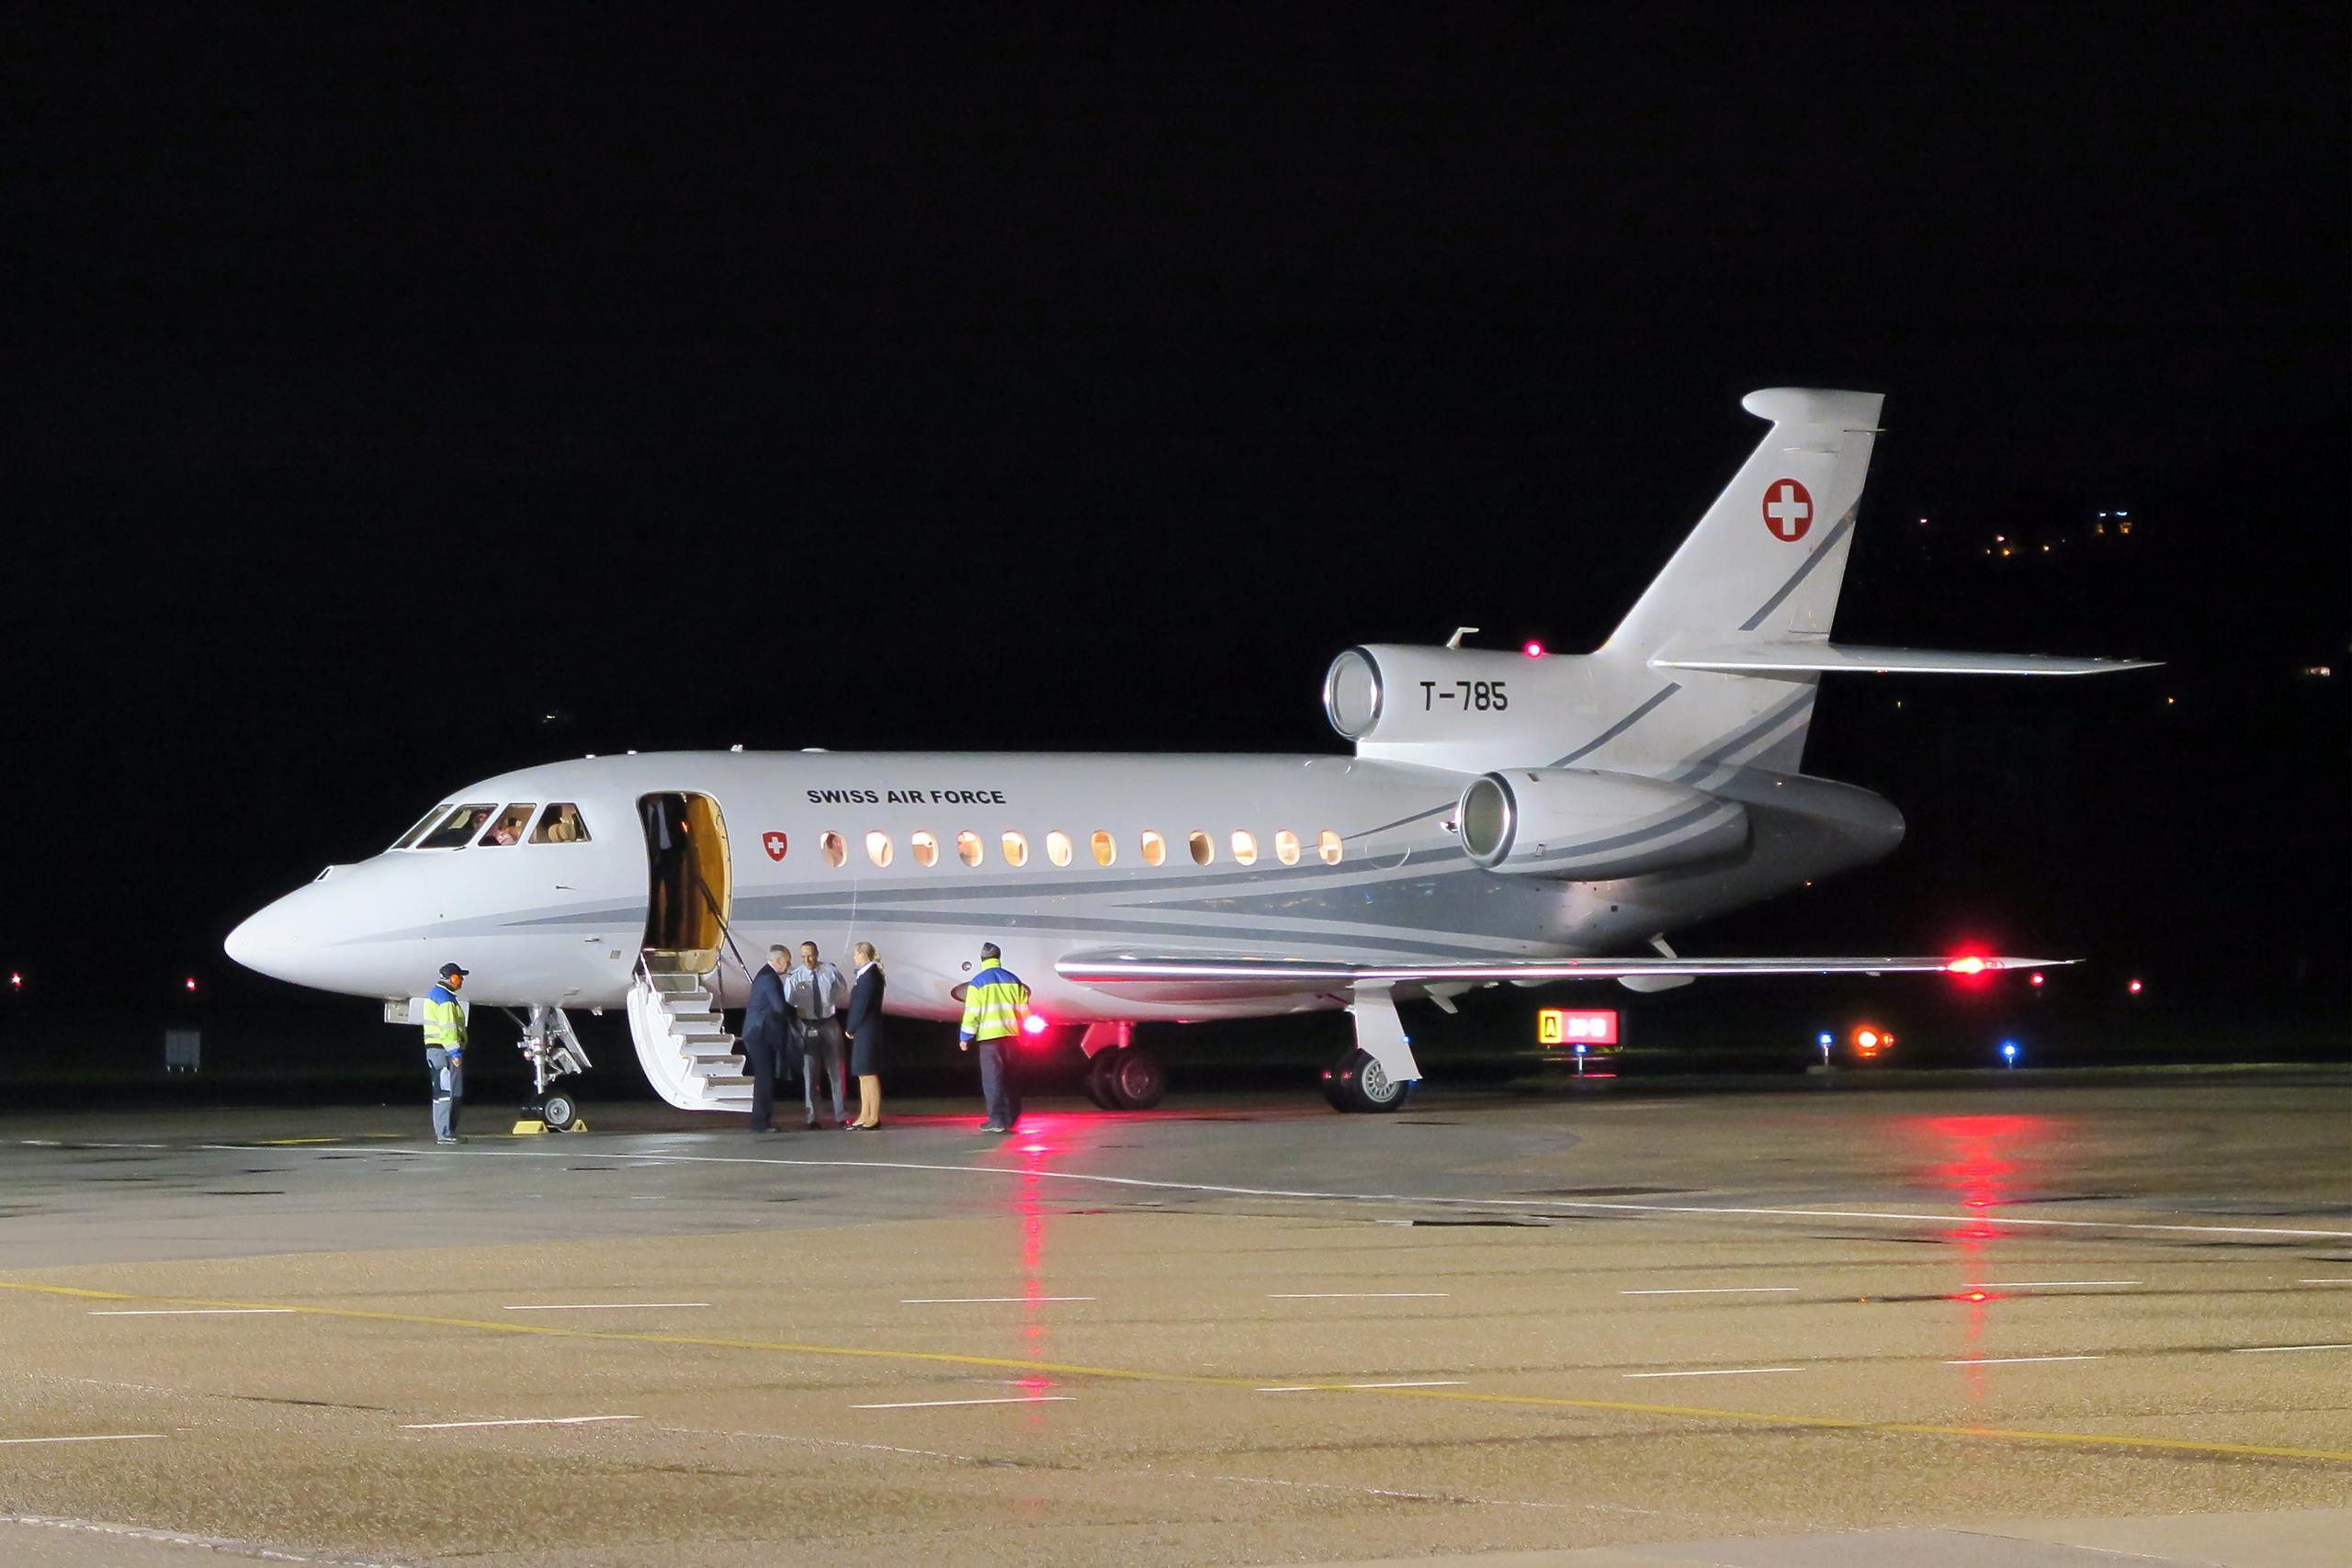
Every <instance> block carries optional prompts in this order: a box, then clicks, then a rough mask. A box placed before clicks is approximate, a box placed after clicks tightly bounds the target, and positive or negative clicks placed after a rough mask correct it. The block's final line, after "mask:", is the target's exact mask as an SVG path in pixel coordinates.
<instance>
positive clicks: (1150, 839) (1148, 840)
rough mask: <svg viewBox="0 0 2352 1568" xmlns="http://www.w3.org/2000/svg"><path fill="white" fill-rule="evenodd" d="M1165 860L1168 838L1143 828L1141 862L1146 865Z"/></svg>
mask: <svg viewBox="0 0 2352 1568" xmlns="http://www.w3.org/2000/svg"><path fill="white" fill-rule="evenodd" d="M1167 860H1168V840H1165V839H1163V838H1161V837H1160V836H1159V834H1157V833H1155V832H1153V831H1152V830H1151V829H1148V828H1147V829H1144V835H1143V863H1144V864H1146V865H1161V864H1165V863H1167Z"/></svg>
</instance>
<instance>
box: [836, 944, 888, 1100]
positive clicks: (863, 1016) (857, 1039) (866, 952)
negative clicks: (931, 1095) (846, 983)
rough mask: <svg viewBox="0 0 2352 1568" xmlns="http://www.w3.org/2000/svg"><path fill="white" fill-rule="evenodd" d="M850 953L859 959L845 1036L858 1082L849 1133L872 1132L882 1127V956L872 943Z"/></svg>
mask: <svg viewBox="0 0 2352 1568" xmlns="http://www.w3.org/2000/svg"><path fill="white" fill-rule="evenodd" d="M850 952H851V953H852V955H853V956H854V957H855V958H856V960H857V979H856V981H855V983H854V984H853V985H852V986H851V987H850V989H849V1011H848V1012H847V1013H845V1014H844V1015H842V1034H843V1035H844V1036H845V1037H846V1038H847V1039H848V1041H849V1070H850V1072H851V1073H852V1074H853V1075H854V1077H856V1079H857V1120H856V1121H854V1122H851V1123H850V1124H849V1130H850V1131H851V1132H853V1133H871V1132H872V1131H874V1129H875V1128H876V1127H879V1126H880V1125H882V985H883V977H882V955H881V954H880V953H876V952H875V951H874V944H873V943H872V942H859V943H858V944H857V945H856V946H855V947H854V948H852V949H851V950H850Z"/></svg>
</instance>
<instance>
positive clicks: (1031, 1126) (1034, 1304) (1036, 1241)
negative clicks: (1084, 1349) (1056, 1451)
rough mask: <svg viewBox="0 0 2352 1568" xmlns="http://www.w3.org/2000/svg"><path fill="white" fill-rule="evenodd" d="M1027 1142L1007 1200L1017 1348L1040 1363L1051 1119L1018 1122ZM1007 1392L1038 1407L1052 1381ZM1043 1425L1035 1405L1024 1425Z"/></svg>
mask: <svg viewBox="0 0 2352 1568" xmlns="http://www.w3.org/2000/svg"><path fill="white" fill-rule="evenodd" d="M1057 1120H1059V1119H1058V1118H1056V1117H1047V1116H1037V1117H1024V1118H1023V1122H1024V1124H1025V1125H1026V1126H1027V1128H1028V1130H1029V1132H1030V1134H1031V1136H1030V1138H1029V1139H1028V1141H1026V1142H1025V1143H1023V1144H1022V1145H1019V1147H1018V1150H1017V1152H1018V1153H1019V1154H1020V1155H1021V1156H1022V1163H1021V1186H1020V1189H1019V1190H1018V1192H1017V1193H1016V1194H1015V1196H1014V1199H1013V1214H1014V1217H1015V1218H1016V1219H1017V1220H1018V1221H1019V1222H1020V1224H1021V1294H1022V1298H1023V1305H1022V1308H1021V1348H1022V1353H1023V1355H1024V1356H1025V1357H1026V1358H1027V1359H1030V1360H1033V1361H1042V1360H1044V1359H1046V1305H1045V1298H1046V1296H1047V1295H1050V1294H1051V1293H1052V1292H1050V1291H1048V1290H1047V1289H1046V1277H1045V1265H1046V1202H1045V1195H1044V1192H1043V1187H1044V1171H1045V1156H1046V1151H1047V1150H1048V1149H1049V1148H1050V1147H1051V1146H1052V1145H1051V1141H1050V1134H1051V1131H1052V1127H1051V1124H1052V1123H1053V1122H1056V1121H1057ZM1013 1386H1014V1387H1015V1388H1018V1389H1020V1390H1021V1391H1022V1393H1024V1394H1026V1395H1027V1396H1028V1397H1030V1398H1032V1399H1035V1400H1039V1401H1041V1402H1042V1401H1043V1400H1044V1399H1045V1398H1046V1394H1047V1393H1049V1392H1051V1391H1052V1389H1053V1388H1054V1387H1055V1386H1056V1381H1055V1380H1054V1379H1052V1378H1049V1377H1047V1376H1046V1375H1045V1374H1043V1373H1042V1372H1041V1373H1036V1374H1033V1375H1032V1376H1029V1377H1025V1378H1022V1379H1020V1380H1018V1381H1017V1382H1014V1384H1013ZM1045 1424H1046V1405H1045V1404H1043V1403H1040V1404H1038V1405H1037V1407H1036V1408H1035V1409H1034V1410H1032V1411H1030V1412H1029V1425H1030V1426H1032V1427H1043V1426H1044V1425H1045Z"/></svg>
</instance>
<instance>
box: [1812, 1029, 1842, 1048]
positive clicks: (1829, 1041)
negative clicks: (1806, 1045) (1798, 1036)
mask: <svg viewBox="0 0 2352 1568" xmlns="http://www.w3.org/2000/svg"><path fill="white" fill-rule="evenodd" d="M1814 1043H1815V1044H1816V1045H1818V1046H1820V1047H1821V1048H1822V1049H1823V1050H1825V1051H1826V1050H1828V1049H1829V1047H1830V1046H1831V1045H1833V1044H1835V1043H1837V1037H1836V1036H1834V1035H1832V1034H1831V1033H1830V1032H1829V1031H1827V1030H1826V1029H1825V1030H1823V1031H1822V1032H1821V1034H1820V1036H1819V1038H1817V1039H1815V1041H1814Z"/></svg>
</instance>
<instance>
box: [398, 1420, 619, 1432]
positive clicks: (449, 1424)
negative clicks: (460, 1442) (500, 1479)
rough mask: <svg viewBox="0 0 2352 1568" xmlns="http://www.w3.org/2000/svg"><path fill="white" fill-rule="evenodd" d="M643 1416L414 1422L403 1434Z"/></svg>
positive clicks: (585, 1422)
mask: <svg viewBox="0 0 2352 1568" xmlns="http://www.w3.org/2000/svg"><path fill="white" fill-rule="evenodd" d="M644 1419H645V1417H644V1416H524V1417H521V1418H519V1419H515V1420H511V1421H412V1422H408V1423H405V1424H404V1425H402V1426H401V1431H403V1432H453V1431H456V1430H457V1429H458V1428H459V1427H590V1426H594V1424H595V1423H597V1422H599V1421H642V1420H644Z"/></svg>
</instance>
